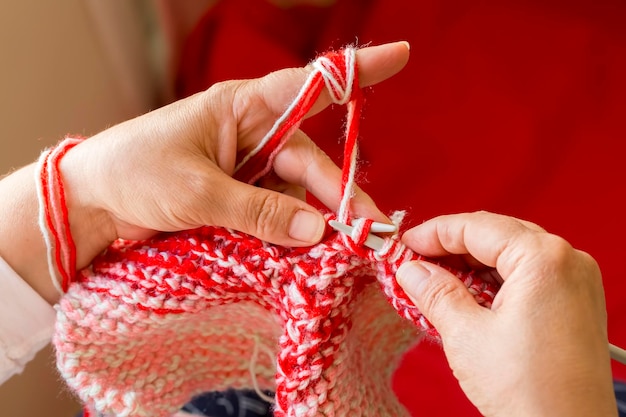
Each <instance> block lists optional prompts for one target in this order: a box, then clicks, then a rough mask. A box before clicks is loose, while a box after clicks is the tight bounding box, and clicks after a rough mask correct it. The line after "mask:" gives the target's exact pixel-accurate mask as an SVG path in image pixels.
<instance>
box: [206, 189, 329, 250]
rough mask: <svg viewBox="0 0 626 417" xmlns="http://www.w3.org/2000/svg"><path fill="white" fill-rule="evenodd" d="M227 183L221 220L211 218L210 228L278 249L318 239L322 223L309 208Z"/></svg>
mask: <svg viewBox="0 0 626 417" xmlns="http://www.w3.org/2000/svg"><path fill="white" fill-rule="evenodd" d="M229 183H230V184H229V187H228V188H229V192H228V194H227V195H226V196H225V199H224V200H222V202H221V204H220V205H221V210H220V213H221V216H222V218H221V219H217V218H215V217H214V219H213V220H214V223H213V224H221V225H224V226H226V227H230V228H232V229H235V230H238V231H241V232H244V233H247V234H249V235H252V236H255V237H257V238H259V239H261V240H264V241H267V242H270V243H274V244H278V245H282V246H309V245H313V244H315V243H317V242H319V241H320V240H321V239H322V236H323V235H324V232H325V230H326V221H325V220H324V216H322V214H321V213H320V212H319V211H318V210H317V209H315V208H314V207H313V206H311V205H309V204H307V203H305V202H304V201H302V200H299V199H298V198H295V197H292V196H289V195H286V194H281V193H279V192H276V191H272V190H268V189H265V188H259V187H255V186H252V185H248V184H245V183H241V182H239V181H235V180H232V181H229ZM214 214H215V213H214Z"/></svg>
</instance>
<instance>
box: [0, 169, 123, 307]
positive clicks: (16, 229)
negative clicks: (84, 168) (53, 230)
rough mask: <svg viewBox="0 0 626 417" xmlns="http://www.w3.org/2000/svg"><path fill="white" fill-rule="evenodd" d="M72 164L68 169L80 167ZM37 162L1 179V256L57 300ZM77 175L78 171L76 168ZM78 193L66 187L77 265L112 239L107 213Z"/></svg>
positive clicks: (43, 293)
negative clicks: (42, 226)
mask: <svg viewBox="0 0 626 417" xmlns="http://www.w3.org/2000/svg"><path fill="white" fill-rule="evenodd" d="M76 169H77V167H68V168H67V170H74V171H75V170H76ZM35 170H36V164H31V165H28V166H26V167H23V168H21V169H19V170H17V171H15V172H13V173H12V174H10V175H8V176H6V177H4V178H3V179H2V180H1V181H0V257H2V258H3V259H4V260H5V261H6V262H7V263H8V264H9V265H10V266H11V267H12V268H13V269H14V270H15V271H16V272H17V273H18V274H19V275H20V276H21V277H22V279H24V281H26V282H27V283H28V284H29V285H30V286H31V287H32V288H33V289H34V290H35V291H37V293H39V294H40V295H41V296H42V297H43V298H44V299H45V300H46V301H48V302H49V303H51V304H54V303H55V302H56V301H58V299H59V296H60V294H59V291H58V290H57V289H56V288H55V285H54V283H53V279H57V278H56V277H51V276H50V270H49V267H48V260H47V255H46V254H47V249H46V243H45V241H44V238H43V235H42V233H41V230H40V227H39V222H38V219H39V203H38V198H37V185H36V179H35ZM72 174H73V175H75V174H76V173H75V172H72ZM77 194H78V193H76V192H73V190H71V187H66V196H67V204H68V212H69V221H70V228H71V234H72V237H73V239H74V242H75V244H76V255H77V256H76V259H77V262H76V267H77V268H82V267H84V266H86V265H88V264H89V263H90V262H91V260H92V259H93V257H95V256H96V255H97V254H98V253H99V252H101V251H102V250H103V249H104V248H106V246H108V244H110V242H111V237H110V236H109V235H107V234H105V233H103V232H102V231H103V230H105V229H104V227H105V225H106V219H105V218H104V217H105V216H106V215H105V214H104V213H103V212H102V211H99V212H98V211H96V210H95V209H90V208H89V207H82V206H81V202H80V198H79V196H78V195H77Z"/></svg>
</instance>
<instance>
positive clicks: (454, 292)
mask: <svg viewBox="0 0 626 417" xmlns="http://www.w3.org/2000/svg"><path fill="white" fill-rule="evenodd" d="M453 279H454V278H452V277H450V278H448V277H446V278H442V279H433V280H432V281H431V282H430V285H428V286H426V287H425V288H424V292H423V294H422V297H421V299H422V305H421V309H422V311H423V312H424V313H425V314H428V315H429V316H430V317H429V319H431V320H433V321H437V319H438V317H439V315H440V314H441V313H442V312H444V311H445V310H446V309H447V308H446V306H448V305H451V304H454V303H455V302H456V301H458V300H459V299H460V298H461V297H462V296H463V294H462V293H461V292H460V291H459V289H460V288H459V285H458V283H457V282H455V281H453Z"/></svg>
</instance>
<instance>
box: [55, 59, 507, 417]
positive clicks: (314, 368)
mask: <svg viewBox="0 0 626 417" xmlns="http://www.w3.org/2000/svg"><path fill="white" fill-rule="evenodd" d="M352 52H353V51H352ZM350 56H352V57H354V55H353V53H352V54H348V53H346V54H343V53H341V54H339V53H331V54H328V55H326V56H325V57H322V58H324V59H330V62H331V63H332V64H333V65H331V66H330V67H331V68H332V69H333V70H332V71H330V72H331V73H333V72H337V71H336V70H337V69H339V70H340V71H339V72H340V74H335V75H334V76H335V77H336V76H337V75H341V76H342V77H343V78H342V79H341V82H340V83H339V85H340V86H343V87H341V88H339V89H340V90H344V91H348V98H349V99H350V100H349V102H348V100H345V102H348V107H349V109H352V110H349V117H348V120H349V121H348V123H347V136H349V135H351V134H352V135H354V137H356V133H357V131H358V124H357V122H358V119H359V117H360V108H361V104H362V95H361V94H360V91H358V80H356V77H354V78H353V79H351V80H350V77H346V72H350V71H351V70H352V71H353V75H355V74H356V67H355V65H356V64H355V62H352V61H350V59H349V58H350ZM318 62H319V61H318ZM322 67H323V65H322ZM316 68H317V70H315V71H314V72H313V73H312V76H311V77H310V78H309V80H308V81H307V83H306V84H305V86H304V87H303V90H301V94H299V95H298V97H296V99H295V100H294V104H293V105H292V106H290V108H289V109H287V111H286V112H285V115H284V117H282V118H281V119H280V120H279V122H278V123H277V125H276V126H275V127H276V129H273V130H272V132H270V133H269V134H268V136H266V138H265V139H264V140H263V142H262V143H263V144H262V145H261V146H260V147H259V148H258V149H257V150H256V151H254V152H253V155H252V156H251V157H250V158H248V160H247V161H245V162H244V165H242V167H243V166H246V165H245V163H246V162H248V163H250V162H249V161H252V162H254V161H255V160H256V161H257V162H256V163H252V166H253V167H254V168H253V169H249V170H247V171H246V172H248V173H247V174H242V172H243V171H242V170H240V171H239V172H238V174H239V175H240V176H241V177H243V178H244V179H245V180H249V181H254V180H255V179H256V178H258V177H259V176H258V175H257V174H258V173H259V172H262V171H264V172H267V167H268V166H269V167H270V168H271V158H272V155H275V152H276V151H277V149H279V147H280V146H281V144H283V143H284V142H285V140H287V139H288V136H289V134H290V132H292V131H293V130H294V129H295V128H297V126H298V125H299V121H300V120H301V118H302V117H303V116H304V114H306V112H307V111H308V109H307V106H310V105H312V103H313V102H314V101H315V99H316V98H317V96H318V95H319V93H320V92H321V88H322V87H319V86H320V85H321V86H323V85H326V87H328V88H329V89H333V88H335V87H336V86H337V84H335V83H333V82H331V81H332V80H331V81H329V80H328V74H326V75H325V72H324V71H323V70H322V69H320V68H321V67H320V66H319V65H317V66H316ZM320 73H321V74H322V75H320ZM346 79H348V80H349V81H346ZM333 86H335V87H333ZM353 87H354V88H353ZM351 90H354V91H351ZM339 100H343V99H342V98H340V97H338V98H336V100H335V101H337V102H339ZM355 100H356V101H357V102H355ZM351 112H352V116H350V113H351ZM351 132H352V133H351ZM266 139H267V140H266ZM347 142H348V141H347ZM354 142H355V140H354V141H353V143H352V145H350V147H349V148H348V149H347V151H348V152H347V154H346V155H347V156H346V158H350V159H352V162H349V163H347V164H345V165H344V190H343V193H344V196H345V195H346V194H348V195H351V194H352V190H351V185H350V182H351V181H353V178H354V175H353V174H354V169H355V163H354V159H355V157H354V155H355V154H356V145H355V143H354ZM272 143H273V144H274V145H272ZM268 144H269V145H268ZM258 155H261V156H258ZM268 161H269V162H268ZM347 171H352V172H351V173H350V172H347ZM347 206H348V207H347V209H346V210H347V211H348V212H349V204H348V205H347ZM342 216H343V218H344V220H349V215H346V214H345V212H343V213H342V212H341V209H340V213H338V215H337V216H335V215H330V214H329V215H328V216H327V217H328V218H331V217H338V218H342ZM364 224H365V225H366V226H367V225H369V224H371V222H364ZM359 230H360V234H359V236H345V235H343V234H340V233H334V232H333V233H329V234H328V235H327V236H326V237H325V238H324V239H323V241H322V242H321V243H319V244H317V245H315V246H313V247H308V248H287V247H281V246H276V245H271V244H269V243H267V242H264V241H261V240H259V239H256V238H254V237H251V236H248V235H246V234H243V233H240V232H237V231H234V230H230V229H225V228H220V227H202V228H199V229H195V230H190V231H184V232H178V233H170V234H161V235H159V236H157V237H155V238H153V239H150V240H146V241H139V242H137V241H124V240H119V241H117V242H115V243H114V244H113V245H111V247H109V248H108V249H107V251H106V252H105V253H103V254H102V255H101V256H99V257H98V258H97V259H95V260H94V261H93V263H92V265H91V266H90V267H89V268H87V269H85V270H83V271H80V273H79V274H78V276H77V277H76V279H75V282H74V283H72V285H71V286H70V288H69V290H68V292H67V293H66V294H65V295H64V297H63V298H62V299H61V301H60V302H59V304H58V306H57V310H58V319H57V327H56V333H55V336H54V345H55V347H56V352H57V364H58V369H59V371H60V373H61V375H62V376H63V378H64V379H65V380H66V381H67V383H68V385H69V387H71V388H72V389H73V390H74V391H75V392H76V393H77V395H78V396H79V397H80V399H81V400H82V401H84V403H85V404H86V405H87V406H88V408H89V409H91V410H95V411H97V412H100V413H104V414H106V415H111V416H141V417H148V416H149V417H166V416H170V415H172V414H173V413H175V412H176V411H177V410H178V409H179V408H180V407H181V406H182V405H183V404H184V403H185V402H187V401H188V400H189V399H190V398H191V397H192V396H193V395H195V394H198V393H201V392H205V391H214V390H223V389H226V388H229V387H232V388H253V389H257V390H267V389H269V390H272V391H274V392H275V393H276V396H275V404H274V414H275V415H276V416H279V417H283V416H290V417H296V416H347V415H358V416H387V415H394V416H403V415H407V413H406V411H405V410H404V408H403V407H402V405H401V404H400V403H399V402H398V401H397V399H396V397H395V395H394V394H393V392H392V390H391V386H390V377H391V373H392V372H393V370H394V368H395V366H396V364H397V362H398V360H399V358H400V356H401V354H402V353H403V352H404V351H405V350H406V349H407V348H408V347H409V345H410V344H411V343H415V342H416V341H418V340H419V339H420V337H422V335H424V334H430V335H431V336H434V337H436V336H437V333H436V331H435V330H434V329H433V328H432V326H431V325H430V324H429V323H428V321H427V320H426V319H425V318H424V317H423V316H422V315H421V314H420V312H419V311H418V310H417V308H416V307H415V306H414V305H413V304H412V302H411V301H410V300H409V298H408V297H407V295H406V294H405V293H404V291H403V290H402V289H401V288H400V287H399V285H398V284H397V282H396V281H395V272H396V271H397V269H398V267H399V266H400V265H401V264H402V263H403V262H406V261H408V260H410V259H418V258H420V256H419V255H418V254H415V253H413V252H412V251H411V250H409V249H408V248H406V247H405V246H404V245H402V244H401V243H400V242H399V240H398V238H397V235H396V236H393V237H391V238H387V239H386V244H385V247H384V248H383V249H382V250H380V251H372V250H370V249H367V248H365V247H363V246H361V245H360V244H361V243H362V242H363V241H364V239H363V236H364V235H366V234H367V233H368V231H369V227H360V228H359ZM457 275H458V277H459V278H460V279H461V280H462V281H463V282H464V284H465V285H466V286H467V287H468V289H469V290H470V292H471V293H472V294H473V295H474V297H475V298H476V301H477V302H478V303H480V304H482V305H484V306H489V305H490V303H491V301H492V299H493V296H494V294H495V291H496V288H494V287H492V286H490V285H489V284H487V283H485V282H482V281H481V280H480V279H478V278H477V277H474V276H473V275H472V274H465V273H460V272H459V273H457ZM416 377H418V376H416Z"/></svg>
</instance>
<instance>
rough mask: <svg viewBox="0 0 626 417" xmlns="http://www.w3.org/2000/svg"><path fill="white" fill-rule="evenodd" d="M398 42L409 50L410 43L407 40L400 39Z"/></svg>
mask: <svg viewBox="0 0 626 417" xmlns="http://www.w3.org/2000/svg"><path fill="white" fill-rule="evenodd" d="M400 43H403V44H404V45H405V46H406V49H408V50H409V51H410V50H411V45H410V44H409V43H408V42H407V41H400Z"/></svg>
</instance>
